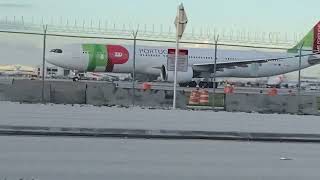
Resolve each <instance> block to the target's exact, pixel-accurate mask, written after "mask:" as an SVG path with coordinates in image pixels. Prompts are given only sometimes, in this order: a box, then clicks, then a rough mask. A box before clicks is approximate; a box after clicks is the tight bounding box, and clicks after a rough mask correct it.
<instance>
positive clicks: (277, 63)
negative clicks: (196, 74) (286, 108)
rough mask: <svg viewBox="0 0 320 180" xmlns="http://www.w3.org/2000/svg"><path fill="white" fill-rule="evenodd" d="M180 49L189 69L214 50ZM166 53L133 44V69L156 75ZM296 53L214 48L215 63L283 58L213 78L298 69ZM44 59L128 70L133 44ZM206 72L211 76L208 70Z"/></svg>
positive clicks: (306, 61)
mask: <svg viewBox="0 0 320 180" xmlns="http://www.w3.org/2000/svg"><path fill="white" fill-rule="evenodd" d="M183 49H188V52H189V54H188V66H189V67H190V68H193V65H194V64H199V63H200V64H201V63H213V62H214V49H208V48H183ZM305 53H310V52H305ZM167 55H168V47H156V46H155V47H152V46H137V47H136V56H135V57H136V58H135V64H136V66H135V67H136V72H137V73H141V74H146V75H160V74H161V72H160V67H162V66H166V65H167ZM296 55H297V54H291V53H287V52H264V51H252V50H232V49H218V51H217V63H219V62H228V61H232V62H235V61H245V60H250V59H275V58H284V59H281V60H270V61H268V62H265V63H252V64H248V65H247V66H243V67H233V68H230V69H223V71H217V73H216V75H217V77H240V78H256V77H267V76H275V75H279V74H284V73H288V72H292V71H296V70H298V69H299V57H294V56H296ZM286 57H291V58H286ZM317 58H319V57H317ZM47 59H48V61H49V62H51V63H52V64H55V65H57V66H61V67H64V68H68V69H74V70H80V71H89V72H115V73H131V72H132V71H133V46H132V45H102V44H73V45H69V46H65V47H64V48H62V49H61V53H52V52H51V53H50V54H49V56H48V58H47ZM312 65H313V63H310V57H309V56H302V59H301V68H307V67H310V66H312ZM210 74H211V75H212V72H210Z"/></svg>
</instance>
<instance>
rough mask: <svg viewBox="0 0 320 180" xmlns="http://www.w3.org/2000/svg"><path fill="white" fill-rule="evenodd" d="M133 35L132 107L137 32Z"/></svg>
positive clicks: (133, 102)
mask: <svg viewBox="0 0 320 180" xmlns="http://www.w3.org/2000/svg"><path fill="white" fill-rule="evenodd" d="M132 35H133V61H132V106H134V104H135V94H136V92H135V83H136V45H137V35H138V30H135V31H133V32H132Z"/></svg>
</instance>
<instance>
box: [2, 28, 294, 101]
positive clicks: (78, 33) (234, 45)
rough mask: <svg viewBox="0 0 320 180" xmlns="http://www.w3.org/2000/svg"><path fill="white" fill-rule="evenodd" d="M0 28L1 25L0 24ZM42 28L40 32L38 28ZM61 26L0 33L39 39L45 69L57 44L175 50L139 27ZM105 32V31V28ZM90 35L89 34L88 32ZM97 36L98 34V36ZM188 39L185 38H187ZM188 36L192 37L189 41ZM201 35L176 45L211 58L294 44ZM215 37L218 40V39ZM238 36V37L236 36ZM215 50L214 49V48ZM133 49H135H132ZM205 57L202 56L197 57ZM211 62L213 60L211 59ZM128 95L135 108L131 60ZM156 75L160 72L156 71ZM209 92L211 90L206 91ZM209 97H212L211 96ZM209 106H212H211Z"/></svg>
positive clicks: (167, 39)
mask: <svg viewBox="0 0 320 180" xmlns="http://www.w3.org/2000/svg"><path fill="white" fill-rule="evenodd" d="M0 25H1V23H0ZM41 28H42V29H41ZM62 29H63V28H61V27H56V26H50V25H49V26H48V25H42V26H40V28H39V26H37V28H34V27H31V26H30V27H28V26H27V25H25V24H23V26H19V28H17V26H16V25H15V24H11V25H10V26H6V25H1V26H0V33H2V34H4V35H8V36H9V37H10V36H11V38H8V39H14V38H19V36H24V37H25V36H29V37H35V36H37V37H40V38H41V39H38V40H41V41H42V42H37V43H36V44H37V45H38V47H39V44H40V43H42V48H38V51H39V52H38V53H39V54H42V56H43V58H42V60H43V61H42V62H41V64H42V67H45V63H46V62H45V57H46V52H47V51H48V47H54V46H55V45H57V44H66V43H80V42H81V43H84V42H85V43H101V44H108V43H115V44H132V45H133V46H134V47H135V46H136V45H155V46H168V47H175V40H174V39H173V37H174V36H172V33H171V34H170V33H168V34H165V33H160V34H157V33H155V32H154V31H153V32H148V31H146V30H144V31H143V32H140V31H141V30H140V31H139V28H136V29H130V30H119V31H118V30H116V29H114V30H112V31H111V32H108V31H102V30H101V29H95V30H94V29H93V28H91V31H88V30H84V29H81V28H80V29H79V28H77V27H73V28H71V27H68V28H65V29H64V30H62ZM106 30H107V29H106ZM90 32H93V33H90ZM99 33H100V34H99ZM188 37H189V39H188ZM190 37H192V38H190ZM203 37H204V36H203V35H202V36H201V37H200V36H199V39H198V40H197V39H196V35H194V34H193V35H192V36H190V35H189V36H187V38H185V39H183V40H182V41H181V42H180V44H181V45H182V48H188V47H206V48H212V54H213V55H214V54H215V53H217V51H219V49H240V50H248V49H250V50H254V51H256V50H262V51H270V50H272V51H285V50H287V49H289V48H291V46H293V45H294V43H295V42H296V40H295V41H291V42H290V43H288V42H287V43H281V42H279V41H274V42H272V39H271V38H270V34H269V40H267V39H265V38H260V41H257V40H252V41H245V40H243V41H241V38H238V40H232V38H229V39H228V38H226V37H225V36H224V35H221V36H220V35H219V34H217V33H214V34H210V35H209V34H207V37H206V38H205V39H206V40H203ZM218 37H219V39H218ZM240 37H241V36H240ZM215 47H216V48H215ZM134 49H135V48H134ZM201 58H206V57H201ZM212 61H213V62H214V59H212ZM39 64H40V62H39ZM132 74H133V80H132V96H131V99H132V101H131V104H132V105H135V102H136V99H135V98H136V96H135V94H136V87H135V83H136V82H135V76H134V74H136V73H135V61H133V64H132ZM159 74H160V72H159ZM42 77H43V81H42V102H45V81H44V78H45V77H44V76H42ZM209 91H210V92H211V90H209ZM212 91H213V93H215V88H213V90H212ZM213 97H215V96H214V95H213ZM212 104H213V107H214V106H215V103H212Z"/></svg>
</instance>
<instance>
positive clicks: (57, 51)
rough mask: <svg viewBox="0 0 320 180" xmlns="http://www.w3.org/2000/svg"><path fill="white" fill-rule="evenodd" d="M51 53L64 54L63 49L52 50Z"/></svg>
mask: <svg viewBox="0 0 320 180" xmlns="http://www.w3.org/2000/svg"><path fill="white" fill-rule="evenodd" d="M50 52H54V53H62V50H61V49H52V50H50Z"/></svg>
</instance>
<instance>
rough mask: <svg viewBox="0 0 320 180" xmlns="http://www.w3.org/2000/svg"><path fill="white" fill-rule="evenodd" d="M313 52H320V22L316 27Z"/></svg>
mask: <svg viewBox="0 0 320 180" xmlns="http://www.w3.org/2000/svg"><path fill="white" fill-rule="evenodd" d="M313 51H314V52H320V22H318V24H317V25H316V26H315V27H314V42H313Z"/></svg>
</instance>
